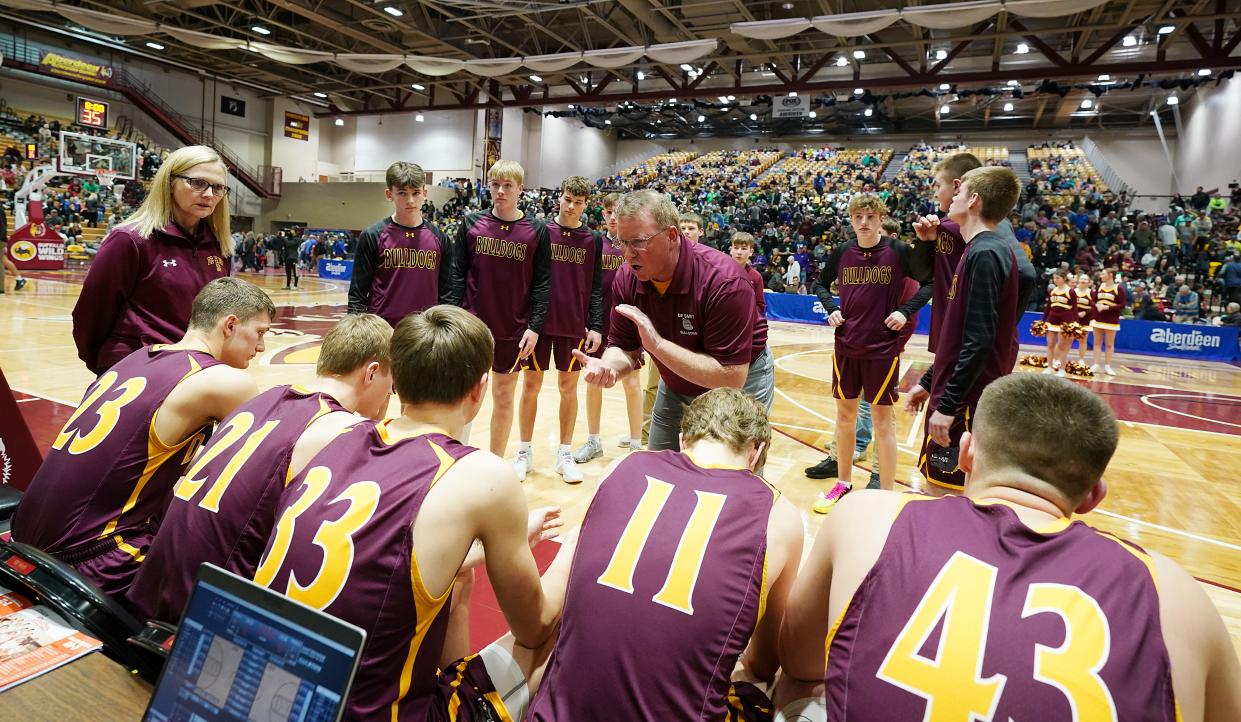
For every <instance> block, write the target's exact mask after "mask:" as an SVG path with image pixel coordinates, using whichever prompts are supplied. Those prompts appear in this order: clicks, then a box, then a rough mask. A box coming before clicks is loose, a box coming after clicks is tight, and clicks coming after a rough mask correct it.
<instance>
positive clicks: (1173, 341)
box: [1151, 327, 1221, 351]
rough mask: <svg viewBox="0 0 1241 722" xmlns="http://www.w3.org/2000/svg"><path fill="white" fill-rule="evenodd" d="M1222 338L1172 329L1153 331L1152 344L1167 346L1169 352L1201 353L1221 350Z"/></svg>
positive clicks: (1195, 331) (1196, 331)
mask: <svg viewBox="0 0 1241 722" xmlns="http://www.w3.org/2000/svg"><path fill="white" fill-rule="evenodd" d="M1220 340H1221V339H1220V337H1219V336H1212V335H1210V334H1206V333H1203V332H1201V331H1198V330H1194V331H1186V332H1178V331H1173V330H1172V329H1170V328H1162V327H1160V328H1154V329H1151V343H1161V344H1167V348H1168V350H1169V351H1201V350H1203V349H1204V348H1219V346H1220Z"/></svg>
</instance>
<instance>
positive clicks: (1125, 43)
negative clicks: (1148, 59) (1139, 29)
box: [1120, 35, 1138, 48]
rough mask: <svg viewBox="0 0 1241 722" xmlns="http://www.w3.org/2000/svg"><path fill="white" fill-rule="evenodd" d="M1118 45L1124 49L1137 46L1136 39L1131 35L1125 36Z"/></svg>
mask: <svg viewBox="0 0 1241 722" xmlns="http://www.w3.org/2000/svg"><path fill="white" fill-rule="evenodd" d="M1120 44H1121V45H1123V46H1125V47H1126V48H1132V47H1133V46H1134V45H1137V44H1138V39H1137V38H1136V37H1135V36H1133V35H1126V36H1125V39H1124V40H1122V41H1121V42H1120Z"/></svg>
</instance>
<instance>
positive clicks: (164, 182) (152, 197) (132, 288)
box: [73, 145, 233, 374]
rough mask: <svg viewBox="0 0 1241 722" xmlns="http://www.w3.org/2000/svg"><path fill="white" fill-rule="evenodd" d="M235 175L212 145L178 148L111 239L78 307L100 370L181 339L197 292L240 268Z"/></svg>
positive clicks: (87, 352)
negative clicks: (233, 213)
mask: <svg viewBox="0 0 1241 722" xmlns="http://www.w3.org/2000/svg"><path fill="white" fill-rule="evenodd" d="M227 183H228V170H227V169H226V168H225V167H224V163H223V161H221V160H220V156H219V155H218V154H216V152H215V151H214V150H212V149H211V148H208V147H206V146H202V145H192V146H188V147H185V148H181V149H180V150H177V151H174V152H173V153H170V154H169V155H168V158H167V159H166V160H165V161H164V163H163V165H161V166H160V168H159V172H158V173H156V174H155V178H154V180H153V181H152V182H151V190H150V193H149V194H148V195H147V197H146V200H145V201H143V202H142V206H141V207H140V208H139V209H138V211H137V212H136V213H134V214H133V215H132V216H130V217H129V218H127V219H125V221H124V222H122V223H121V224H120V225H119V226H117V227H116V228H115V229H114V230H113V231H112V232H111V233H110V234H108V237H107V238H105V239H104V241H103V243H102V244H101V245H100V247H99V254H98V255H96V256H95V260H94V262H93V263H92V264H91V267H90V271H89V272H88V273H87V274H86V281H85V282H84V283H83V284H82V294H81V295H80V296H78V302H77V305H75V306H74V308H73V340H74V342H75V343H76V344H77V347H78V357H79V358H81V359H82V361H84V362H85V363H86V366H87V368H89V369H90V370H91V371H92V372H94V373H96V374H100V373H103V372H104V371H106V370H107V369H108V368H109V367H111V366H112V365H113V364H115V363H116V362H117V361H120V360H121V359H123V358H125V357H126V356H128V355H129V354H130V353H132V352H133V351H136V350H137V349H139V348H142V347H143V346H149V345H151V344H156V343H173V342H175V341H176V340H177V339H180V338H181V337H182V336H184V335H185V330H186V328H187V327H188V325H189V320H190V304H191V303H192V302H193V301H194V297H195V296H196V295H198V292H199V291H200V290H202V288H203V286H206V285H207V283H209V282H210V281H212V280H214V279H216V278H219V277H221V276H227V275H230V274H231V273H232V258H233V239H232V235H231V234H230V232H229V218H228V186H227Z"/></svg>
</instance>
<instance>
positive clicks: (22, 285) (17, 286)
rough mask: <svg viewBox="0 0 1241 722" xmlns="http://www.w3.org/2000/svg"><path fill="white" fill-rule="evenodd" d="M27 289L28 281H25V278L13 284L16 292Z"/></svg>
mask: <svg viewBox="0 0 1241 722" xmlns="http://www.w3.org/2000/svg"><path fill="white" fill-rule="evenodd" d="M25 287H26V279H24V278H19V279H17V283H14V284H13V290H14V291H20V290H22V289H23V288H25Z"/></svg>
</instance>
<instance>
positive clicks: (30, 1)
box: [0, 0, 53, 12]
mask: <svg viewBox="0 0 1241 722" xmlns="http://www.w3.org/2000/svg"><path fill="white" fill-rule="evenodd" d="M0 5H3V6H5V7H10V8H13V9H15V10H36V11H45V12H50V11H51V10H52V9H53V8H52V3H51V2H50V0H0Z"/></svg>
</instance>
